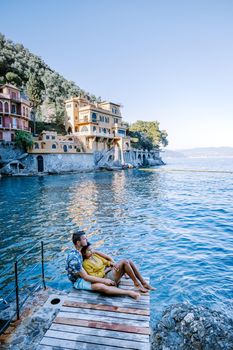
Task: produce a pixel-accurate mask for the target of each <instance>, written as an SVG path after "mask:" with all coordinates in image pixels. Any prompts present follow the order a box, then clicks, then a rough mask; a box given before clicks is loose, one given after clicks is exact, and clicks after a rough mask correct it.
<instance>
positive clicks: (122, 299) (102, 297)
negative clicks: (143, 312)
mask: <svg viewBox="0 0 233 350" xmlns="http://www.w3.org/2000/svg"><path fill="white" fill-rule="evenodd" d="M69 295H70V296H75V297H82V298H85V297H90V296H91V299H92V300H99V299H100V300H108V299H111V300H112V301H120V302H130V303H131V304H132V303H133V304H134V303H135V304H137V303H138V304H145V305H149V303H150V297H149V295H148V296H141V298H140V299H139V300H135V299H133V298H130V297H115V296H107V295H103V294H98V293H94V292H85V291H78V290H77V291H75V290H74V292H71V293H69Z"/></svg>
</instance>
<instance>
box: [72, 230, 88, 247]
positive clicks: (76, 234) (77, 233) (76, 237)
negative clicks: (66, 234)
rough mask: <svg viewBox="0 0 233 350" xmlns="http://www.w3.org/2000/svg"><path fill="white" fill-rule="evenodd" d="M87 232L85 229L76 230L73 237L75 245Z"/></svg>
mask: <svg viewBox="0 0 233 350" xmlns="http://www.w3.org/2000/svg"><path fill="white" fill-rule="evenodd" d="M85 234H86V232H84V231H76V232H74V233H73V237H72V241H73V243H74V245H76V243H77V242H78V241H80V238H81V237H82V236H83V235H85Z"/></svg>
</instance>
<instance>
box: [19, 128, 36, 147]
mask: <svg viewBox="0 0 233 350" xmlns="http://www.w3.org/2000/svg"><path fill="white" fill-rule="evenodd" d="M15 144H16V145H17V146H18V147H20V148H23V149H24V150H25V151H26V150H27V148H30V147H32V145H33V137H32V135H31V134H30V133H29V132H27V131H19V130H18V131H16V132H15Z"/></svg>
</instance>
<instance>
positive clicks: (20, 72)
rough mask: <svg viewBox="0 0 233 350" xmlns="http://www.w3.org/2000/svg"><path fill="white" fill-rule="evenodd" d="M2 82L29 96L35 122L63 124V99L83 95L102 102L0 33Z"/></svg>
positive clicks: (0, 77) (0, 76)
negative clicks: (34, 114) (12, 85)
mask: <svg viewBox="0 0 233 350" xmlns="http://www.w3.org/2000/svg"><path fill="white" fill-rule="evenodd" d="M3 83H11V84H14V85H16V86H18V87H19V88H21V89H22V91H24V92H25V93H26V94H27V95H28V97H29V98H30V100H31V101H32V104H33V109H34V112H35V113H36V119H37V120H41V121H47V122H54V123H56V124H63V123H64V112H65V110H64V100H66V99H68V98H70V97H72V96H86V97H87V98H88V99H89V100H90V101H93V102H94V101H97V100H101V99H100V97H99V98H98V99H97V98H96V97H95V96H94V95H91V94H90V93H88V92H86V91H84V90H83V89H81V88H80V87H79V86H77V85H76V84H75V83H74V82H73V81H68V80H66V79H65V78H64V77H62V76H61V75H60V74H58V73H57V72H55V71H54V70H53V69H51V68H50V67H49V66H48V65H47V64H46V63H45V62H44V61H43V60H42V59H41V58H40V57H38V56H36V55H34V54H32V53H31V52H30V51H29V50H28V49H26V48H25V47H24V46H23V45H22V44H15V43H13V42H12V41H11V40H7V39H6V38H5V36H4V35H3V34H1V33H0V84H3Z"/></svg>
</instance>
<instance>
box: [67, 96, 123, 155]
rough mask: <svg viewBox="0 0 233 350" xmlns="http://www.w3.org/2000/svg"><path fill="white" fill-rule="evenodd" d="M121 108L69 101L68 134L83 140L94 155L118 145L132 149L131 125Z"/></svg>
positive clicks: (104, 103)
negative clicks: (123, 118)
mask: <svg viewBox="0 0 233 350" xmlns="http://www.w3.org/2000/svg"><path fill="white" fill-rule="evenodd" d="M120 108H121V105H119V104H116V103H112V102H100V103H90V102H89V101H88V100H87V99H85V98H80V97H74V98H71V99H69V100H67V101H65V109H66V125H65V126H66V131H67V132H68V133H69V134H73V135H76V136H78V137H79V138H80V140H82V142H83V143H84V144H85V146H86V148H87V149H88V150H90V151H91V152H94V151H103V150H107V149H109V148H111V147H113V146H115V145H117V146H118V147H119V148H120V149H122V150H123V149H126V148H127V149H128V148H129V147H130V138H129V137H127V136H126V128H127V125H126V124H125V123H124V122H123V121H122V116H121V110H120Z"/></svg>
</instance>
